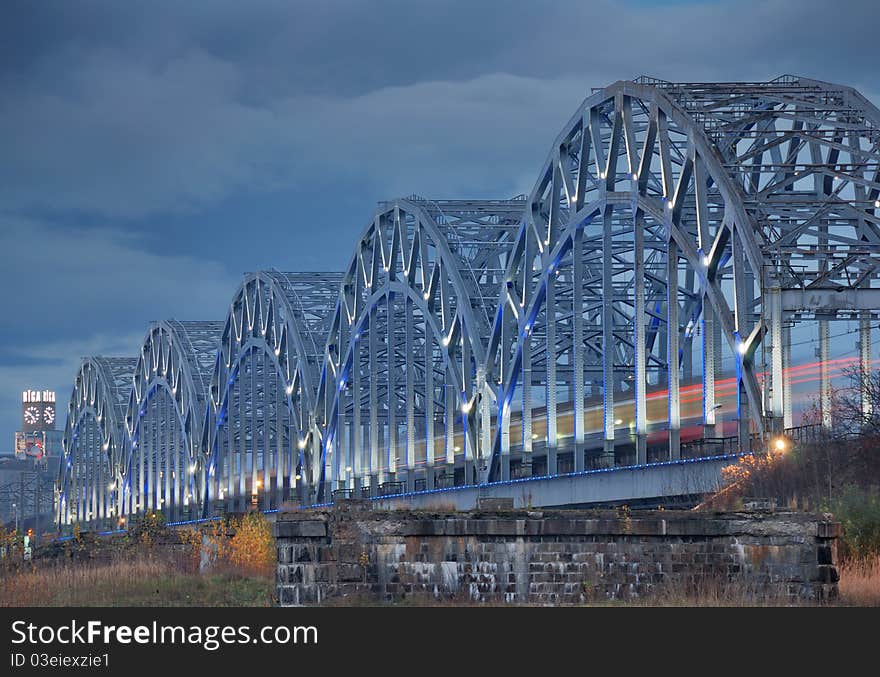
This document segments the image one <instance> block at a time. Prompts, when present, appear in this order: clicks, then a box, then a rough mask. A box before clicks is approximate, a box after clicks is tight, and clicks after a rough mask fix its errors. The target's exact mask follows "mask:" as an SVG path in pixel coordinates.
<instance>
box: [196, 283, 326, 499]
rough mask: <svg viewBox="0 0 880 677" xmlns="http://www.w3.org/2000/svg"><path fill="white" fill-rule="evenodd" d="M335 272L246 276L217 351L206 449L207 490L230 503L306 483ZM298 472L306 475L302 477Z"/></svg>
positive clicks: (277, 494)
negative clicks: (318, 382)
mask: <svg viewBox="0 0 880 677" xmlns="http://www.w3.org/2000/svg"><path fill="white" fill-rule="evenodd" d="M341 278H342V276H341V275H340V274H338V273H282V272H276V271H270V272H259V273H252V274H248V275H246V276H245V279H244V281H243V282H242V285H241V287H240V288H239V290H238V292H237V293H236V294H235V297H234V298H233V300H232V303H231V305H230V309H229V315H228V317H227V319H226V324H225V326H224V328H223V333H222V336H221V339H220V346H219V349H218V351H217V354H216V361H215V365H214V371H213V375H212V377H211V384H210V392H209V404H210V406H209V409H208V422H207V423H206V426H205V448H206V449H208V453H209V456H210V461H209V464H208V469H209V470H208V472H209V482H208V484H209V491H211V495H210V498H211V500H213V501H218V502H221V503H224V504H226V505H227V506H229V507H230V509H239V508H242V507H244V505H245V503H246V502H247V503H248V504H249V503H250V501H251V497H252V496H253V497H256V496H258V495H260V496H263V497H264V499H263V500H264V503H265V504H266V505H267V506H270V505H278V504H279V503H280V502H281V501H282V500H285V499H287V498H289V496H290V492H291V491H294V492H296V490H297V489H298V487H301V486H302V485H303V483H304V482H305V483H306V484H308V485H311V484H312V480H311V471H310V470H311V468H312V467H313V462H312V455H313V453H312V450H313V449H315V448H318V446H319V445H320V441H319V440H320V438H321V432H320V430H319V429H318V428H317V427H316V425H315V423H314V420H313V419H314V417H313V414H312V412H314V410H315V394H316V390H317V381H318V374H319V373H320V368H321V358H322V347H323V345H324V341H325V338H326V335H327V326H328V321H329V318H330V316H331V315H332V312H333V304H334V303H335V301H336V298H337V296H338V293H339V285H340V282H341ZM303 478H305V479H304V482H303Z"/></svg>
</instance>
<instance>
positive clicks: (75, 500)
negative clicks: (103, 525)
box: [57, 357, 136, 524]
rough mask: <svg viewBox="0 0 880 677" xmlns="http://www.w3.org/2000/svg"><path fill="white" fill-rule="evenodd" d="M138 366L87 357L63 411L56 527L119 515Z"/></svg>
mask: <svg viewBox="0 0 880 677" xmlns="http://www.w3.org/2000/svg"><path fill="white" fill-rule="evenodd" d="M135 362H136V360H135V359H134V358H128V357H87V358H84V359H83V361H82V364H81V365H80V368H79V372H78V373H77V375H76V380H75V381H74V386H73V392H72V393H71V396H70V403H69V405H68V408H67V423H66V425H65V428H64V437H63V438H62V443H61V444H62V449H63V453H64V458H63V459H62V461H61V471H60V474H61V476H60V478H59V493H58V496H59V501H58V506H57V507H58V520H59V523H60V524H70V523H72V522H90V521H95V522H97V521H101V520H106V519H110V518H112V517H113V516H114V515H118V514H119V509H120V501H119V496H120V493H121V492H120V488H121V487H122V479H123V477H122V473H123V467H124V463H125V460H126V459H127V457H128V449H129V446H128V435H127V432H126V428H125V423H124V417H125V406H126V403H127V401H128V396H129V392H130V391H131V377H132V373H133V372H134V367H135Z"/></svg>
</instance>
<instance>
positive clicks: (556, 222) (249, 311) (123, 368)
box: [57, 75, 880, 526]
mask: <svg viewBox="0 0 880 677" xmlns="http://www.w3.org/2000/svg"><path fill="white" fill-rule="evenodd" d="M500 171H502V172H503V168H500ZM362 223H363V227H362V230H361V231H360V235H359V236H358V238H357V240H356V241H355V242H354V246H353V247H352V248H351V250H350V251H351V253H350V256H349V257H348V259H347V263H346V265H345V266H344V267H343V268H342V269H341V270H339V271H334V272H323V273H322V272H302V271H294V272H280V271H277V270H271V271H259V272H254V273H249V274H247V275H245V276H244V279H243V280H242V282H241V285H240V286H239V288H238V289H236V290H235V292H234V294H233V296H232V300H231V302H230V305H229V310H228V313H227V316H226V317H225V318H215V319H214V320H213V321H197V322H181V321H175V320H168V321H165V322H159V323H155V324H154V325H152V326H151V327H150V328H149V329H148V331H147V333H146V335H145V337H144V341H143V343H142V345H141V346H132V354H131V356H129V357H113V358H108V357H89V358H86V359H84V360H83V363H82V366H81V368H80V370H79V373H78V375H77V377H76V380H75V383H74V388H73V393H72V397H71V400H70V407H69V411H68V420H67V425H66V428H65V435H64V445H63V446H64V455H65V458H64V462H63V463H62V466H61V468H62V469H61V476H60V477H59V483H58V487H59V490H58V497H57V516H58V520H59V523H60V525H62V526H67V525H71V524H73V523H74V522H82V523H99V524H100V523H108V524H109V523H113V522H114V520H117V519H119V518H120V517H121V516H123V515H126V514H131V513H137V512H139V511H144V510H148V509H161V510H163V511H165V512H166V513H167V514H168V516H169V517H170V518H171V519H183V518H186V517H199V516H203V515H207V514H213V513H214V512H215V511H216V510H218V509H221V510H243V509H246V508H248V507H250V506H258V507H260V508H262V509H265V510H272V509H275V508H277V507H278V506H280V505H281V504H282V503H283V502H289V501H293V502H295V503H298V504H302V505H314V504H322V503H327V502H331V501H333V500H336V499H337V498H339V497H341V496H346V497H348V496H358V497H370V498H373V499H375V500H376V501H381V502H384V503H386V504H389V505H404V504H405V505H429V504H431V503H432V502H436V501H446V502H447V503H451V504H454V505H456V506H460V507H464V506H465V505H466V504H468V503H472V502H473V501H476V500H477V499H478V498H480V497H485V496H492V497H514V499H515V501H517V502H518V503H519V504H521V505H523V504H530V505H565V504H579V505H585V504H591V503H608V502H616V501H617V502H619V501H630V500H640V501H641V500H644V501H650V500H656V499H658V498H664V499H665V498H674V497H688V496H695V495H699V494H701V493H705V492H707V491H711V490H712V489H713V488H714V487H715V486H717V483H718V479H719V474H720V469H721V467H723V465H725V464H727V463H730V462H733V459H735V457H736V456H737V455H739V454H743V453H750V452H753V451H759V450H763V449H766V448H767V445H768V444H769V443H770V440H772V439H773V438H774V437H775V436H779V435H783V434H784V433H785V431H786V430H790V429H792V428H793V427H794V426H795V425H796V424H799V423H800V421H799V420H798V418H799V412H800V410H802V409H803V401H804V399H805V398H807V397H810V396H811V395H813V394H815V396H816V401H817V407H818V411H819V421H818V424H819V425H822V426H829V427H830V426H831V425H833V423H834V421H833V416H834V413H833V406H832V379H833V378H835V377H836V376H838V375H840V374H842V373H845V374H848V375H850V376H852V375H853V374H855V376H856V380H857V382H859V383H862V384H867V379H866V378H864V377H865V376H866V375H867V373H868V371H869V370H870V369H871V365H872V360H873V358H872V351H871V338H872V334H873V333H874V331H875V330H876V326H875V324H876V320H877V316H878V314H880V279H878V278H880V276H878V263H880V111H878V110H877V108H876V107H875V106H874V105H872V104H871V103H870V102H869V101H867V100H866V99H865V98H864V97H863V96H861V95H860V94H859V93H858V92H857V91H855V90H854V89H852V88H850V87H847V86H843V85H836V84H831V83H826V82H820V81H817V80H812V79H809V78H804V77H797V76H788V75H786V76H782V77H779V78H776V79H774V80H771V81H769V82H730V83H672V82H666V81H662V80H657V79H653V78H648V77H640V78H637V79H636V80H633V81H619V82H615V83H613V84H610V85H608V86H607V87H603V88H600V89H595V90H593V92H592V93H591V94H590V95H589V96H588V97H587V98H586V100H585V101H584V102H583V103H582V104H581V105H580V106H579V107H578V109H577V110H576V111H574V114H573V115H572V116H571V118H570V119H569V121H568V122H567V123H566V124H565V126H564V127H563V128H562V130H561V131H560V132H559V134H558V135H557V136H556V138H555V140H554V141H553V143H552V145H551V147H550V150H549V153H548V155H547V158H546V160H545V161H544V163H543V165H542V166H541V167H540V168H538V171H537V178H536V181H535V184H534V187H533V188H532V190H531V192H530V193H529V194H528V195H522V196H518V197H515V198H513V199H505V200H495V199H487V200H448V199H443V200H440V199H428V198H424V197H421V196H416V195H412V196H409V197H406V198H400V199H393V200H389V201H387V202H382V203H380V204H379V205H378V207H377V209H376V211H375V212H374V213H373V214H372V215H370V216H367V217H366V218H365V219H363V221H362ZM295 238H296V234H295V230H294V231H292V232H291V244H293V243H294V242H295ZM832 326H833V327H834V332H833V333H832ZM841 328H843V330H842V331H841ZM847 334H852V335H853V337H852V338H853V341H832V338H833V337H839V336H845V335H847ZM805 346H806V347H805ZM853 346H855V349H853ZM860 377H861V380H860V381H859V378H860ZM859 387H861V389H862V395H863V399H862V401H863V413H864V415H865V416H866V417H870V416H872V415H873V412H872V411H871V402H870V398H869V397H868V394H867V392H866V390H867V385H861V386H859V385H858V383H857V385H856V388H859Z"/></svg>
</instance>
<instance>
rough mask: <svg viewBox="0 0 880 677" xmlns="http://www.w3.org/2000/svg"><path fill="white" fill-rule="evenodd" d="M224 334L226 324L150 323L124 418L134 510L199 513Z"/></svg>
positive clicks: (127, 482) (128, 483) (127, 471)
mask: <svg viewBox="0 0 880 677" xmlns="http://www.w3.org/2000/svg"><path fill="white" fill-rule="evenodd" d="M222 330H223V323H222V322H198V321H193V322H190V321H186V322H181V321H178V320H166V321H164V322H156V323H154V324H152V325H151V326H150V329H149V331H148V332H147V335H146V337H145V338H144V342H143V344H142V345H141V350H140V355H139V357H138V361H137V365H136V367H135V370H134V375H133V383H132V389H131V394H130V396H129V398H128V408H127V411H126V414H125V425H126V429H127V432H128V439H129V441H130V453H129V454H128V458H127V459H126V463H125V482H124V486H125V492H126V494H125V496H124V499H125V502H126V509H127V510H128V511H129V512H139V511H144V510H148V509H153V510H162V511H163V512H164V513H165V514H166V516H167V517H169V518H170V519H178V518H181V517H183V516H188V515H193V514H200V512H201V510H200V508H201V502H202V499H203V497H204V470H205V458H204V456H205V455H204V453H203V452H202V447H201V444H202V440H203V426H204V423H205V417H206V407H207V393H208V384H209V383H210V379H211V375H212V373H213V368H214V363H215V361H216V354H217V345H218V343H219V340H220V334H221V331H222Z"/></svg>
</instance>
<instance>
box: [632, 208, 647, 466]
mask: <svg viewBox="0 0 880 677" xmlns="http://www.w3.org/2000/svg"><path fill="white" fill-rule="evenodd" d="M635 214H636V216H635V223H634V228H633V259H634V262H633V269H634V278H633V334H634V336H633V346H634V357H635V360H634V365H633V371H634V373H633V388H634V389H635V428H636V430H635V443H636V463H637V464H639V465H643V464H645V463H647V462H648V417H647V388H648V373H647V355H646V347H645V231H644V228H645V219H644V215H643V213H642V211H641V210H639V209H638V208H636V211H635Z"/></svg>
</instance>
